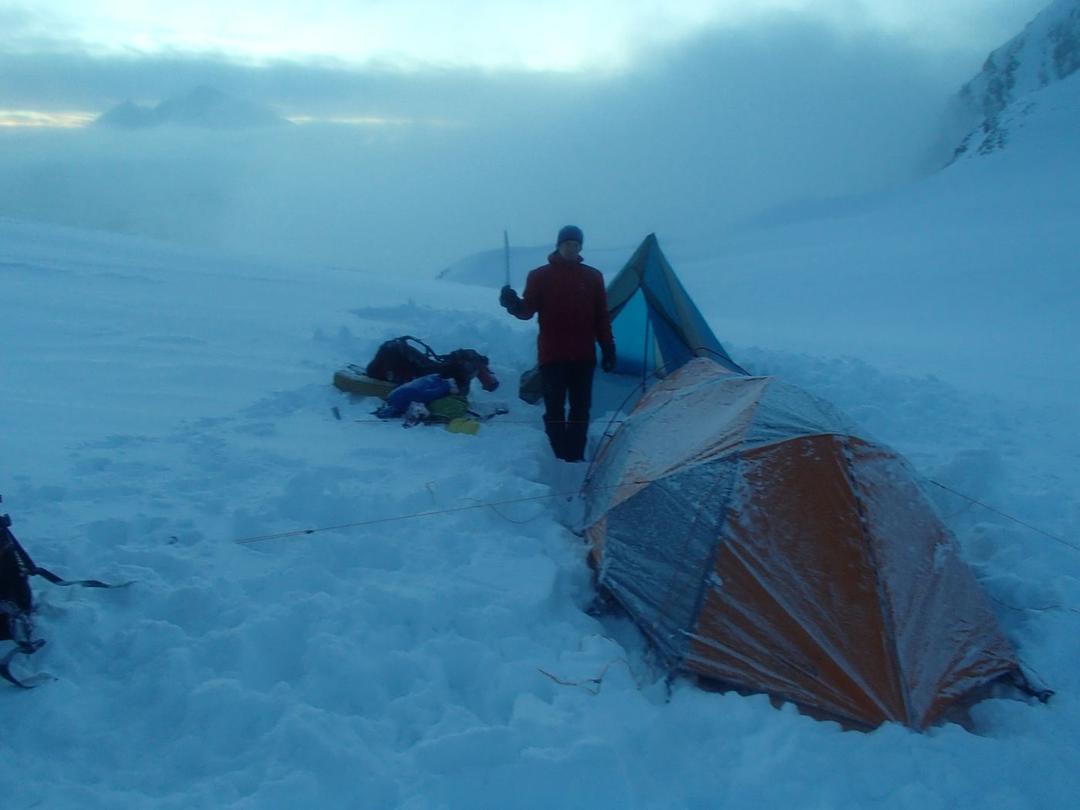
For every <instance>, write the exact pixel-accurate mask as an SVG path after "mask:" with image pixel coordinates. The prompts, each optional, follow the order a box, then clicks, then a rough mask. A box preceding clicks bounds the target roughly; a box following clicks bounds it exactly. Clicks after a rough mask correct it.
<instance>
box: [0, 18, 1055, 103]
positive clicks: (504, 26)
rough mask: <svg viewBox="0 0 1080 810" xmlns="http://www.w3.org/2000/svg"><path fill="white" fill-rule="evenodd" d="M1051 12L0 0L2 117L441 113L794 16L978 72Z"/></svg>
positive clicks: (607, 71) (599, 73)
mask: <svg viewBox="0 0 1080 810" xmlns="http://www.w3.org/2000/svg"><path fill="white" fill-rule="evenodd" d="M1045 3H1046V0H309V1H308V2H298V0H229V1H228V2H221V1H220V0H185V2H183V3H176V2H172V0H93V2H87V0H33V2H28V1H26V0H0V111H5V110H6V111H9V112H10V111H13V110H20V111H23V112H42V113H62V114H71V113H75V114H79V113H82V114H83V118H82V119H79V118H75V119H72V120H75V121H76V122H78V121H79V120H85V115H87V114H93V113H97V112H100V111H101V110H102V109H104V108H106V107H108V106H110V105H112V104H115V103H117V102H118V101H121V100H125V99H128V98H133V99H135V100H138V101H144V102H153V101H158V100H161V99H162V98H164V97H167V96H168V95H171V94H174V93H176V92H180V91H182V89H183V88H184V87H185V86H190V85H192V84H194V83H211V84H219V85H220V84H228V85H231V86H233V87H234V88H235V89H238V90H242V91H243V92H244V93H245V95H248V96H259V97H261V99H262V100H265V101H268V102H270V103H273V104H276V105H278V106H279V107H280V108H282V109H283V110H284V112H285V113H286V114H291V115H297V116H303V115H309V114H337V115H340V116H349V115H354V116H355V115H364V114H369V113H371V112H372V110H371V107H372V104H371V101H370V99H365V98H364V93H363V92H360V90H361V88H360V85H361V84H362V83H363V81H364V80H365V78H366V77H375V78H376V80H377V81H376V83H377V84H378V85H379V88H381V89H379V88H376V89H375V90H374V91H373V95H374V97H375V98H376V99H378V97H379V94H380V92H385V91H386V88H387V87H388V86H390V87H389V89H390V92H391V93H400V92H402V88H403V87H404V86H405V85H408V86H409V88H410V89H409V90H408V91H407V92H408V93H409V94H410V96H411V97H412V100H413V101H414V102H415V103H417V104H419V105H420V106H421V107H422V106H423V102H424V100H425V99H429V100H431V102H432V103H433V104H434V112H433V116H434V115H439V114H441V111H440V109H439V105H438V104H437V103H435V102H437V101H438V100H440V99H441V100H443V101H444V102H445V101H446V100H447V98H448V96H447V89H448V85H449V84H453V83H455V82H458V83H461V82H463V81H464V82H466V83H467V81H468V79H469V78H470V77H472V76H474V75H475V71H477V70H483V71H485V72H487V73H488V74H492V73H494V74H496V75H501V76H503V77H504V78H505V79H507V80H509V79H511V78H512V79H513V80H514V81H515V82H516V81H517V80H520V81H522V82H524V84H522V85H521V86H520V88H519V89H517V90H515V91H513V93H512V95H520V93H521V92H522V91H525V92H530V91H536V92H539V90H538V86H537V83H536V82H535V78H536V74H538V73H539V74H550V72H552V71H555V72H558V73H560V74H562V78H563V79H564V80H565V81H567V82H571V83H572V82H574V81H579V80H581V79H583V78H585V79H592V80H599V79H601V78H603V77H605V76H607V77H610V76H612V74H625V73H627V72H633V71H635V70H638V69H640V68H641V67H642V65H643V64H647V63H648V62H649V61H650V60H655V59H656V58H657V55H658V54H661V53H664V52H665V51H668V50H672V49H675V50H677V49H678V48H679V47H681V46H682V45H683V43H685V42H686V41H688V40H692V39H694V38H696V37H700V36H701V35H702V34H703V33H704V32H717V31H727V32H739V31H745V32H753V35H755V36H759V35H760V32H762V31H768V30H770V29H772V28H774V27H776V26H785V25H786V26H790V25H791V24H792V22H793V21H795V20H797V21H799V22H800V23H801V24H813V23H820V24H822V25H824V26H826V27H828V28H829V29H830V30H832V31H834V32H835V33H836V34H837V36H839V37H842V38H846V39H858V38H862V37H872V38H877V39H880V38H882V37H885V38H890V39H893V40H895V41H896V42H898V43H903V44H906V46H907V47H910V48H911V49H913V50H917V51H919V52H921V53H923V54H925V55H926V56H927V58H930V59H935V60H938V61H939V63H942V64H949V65H951V66H952V69H953V70H956V71H960V70H967V69H971V70H974V69H975V68H976V67H977V64H978V60H980V59H981V58H982V57H983V56H985V54H986V53H987V52H989V50H991V49H992V48H994V47H996V46H997V45H999V44H1001V42H1003V41H1004V40H1005V39H1007V38H1008V37H1010V36H1012V35H1013V34H1014V33H1016V32H1017V31H1018V30H1020V28H1022V26H1023V24H1024V23H1025V22H1026V21H1027V20H1029V19H1030V18H1031V17H1032V16H1034V14H1035V13H1037V11H1038V10H1039V9H1040V8H1041V7H1042V6H1044V5H1045ZM401 71H406V72H407V74H408V76H409V77H410V78H409V79H408V80H406V79H405V78H404V77H402V76H401V75H400V72H401ZM530 73H531V74H533V76H532V77H531V78H530V76H529V75H528V74H530ZM388 74H389V75H390V76H393V77H394V80H391V79H390V78H388ZM450 74H452V75H453V77H456V78H453V77H451V75H450ZM523 74H524V75H523ZM957 75H959V73H958V74H957ZM489 78H490V75H489ZM424 88H429V91H425V89H424ZM9 117H10V116H9ZM24 117H25V116H24ZM58 120H59V119H58Z"/></svg>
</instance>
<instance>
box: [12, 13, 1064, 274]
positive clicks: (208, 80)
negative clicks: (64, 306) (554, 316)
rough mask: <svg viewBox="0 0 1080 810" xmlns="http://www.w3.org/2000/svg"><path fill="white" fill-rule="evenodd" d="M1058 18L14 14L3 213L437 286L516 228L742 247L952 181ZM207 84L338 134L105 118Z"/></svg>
mask: <svg viewBox="0 0 1080 810" xmlns="http://www.w3.org/2000/svg"><path fill="white" fill-rule="evenodd" d="M1043 5H1044V2H1043V0H813V2H810V0H758V2H754V1H753V0H738V2H736V1H735V0H730V1H729V0H711V1H709V0H576V1H575V2H564V1H563V0H549V1H548V2H544V0H471V1H466V0H368V1H367V2H357V1H356V0H354V1H353V2H346V1H345V0H331V1H327V0H307V1H306V2H303V3H301V2H298V0H291V1H290V2H282V0H228V1H227V2H226V1H225V0H217V2H209V1H208V0H185V2H183V3H180V2H156V1H154V0H144V1H143V2H124V0H93V1H92V2H91V1H90V0H34V1H33V2H32V3H31V2H23V0H14V2H12V0H0V139H2V143H0V216H9V217H16V218H20V219H29V220H43V221H48V222H54V223H62V224H69V225H76V226H80V227H92V228H105V229H108V230H120V231H125V232H135V233H141V234H146V235H150V236H154V237H159V238H168V239H174V240H177V241H182V242H187V243H194V244H198V245H202V246H207V247H210V248H211V249H227V250H230V251H239V252H253V253H258V254H259V255H271V256H273V257H275V258H290V259H299V260H303V261H319V262H332V263H338V264H345V265H356V266H366V267H376V268H387V269H391V270H395V271H398V270H404V271H405V272H415V273H421V274H432V273H434V272H436V271H437V270H440V269H442V267H444V266H446V265H447V264H449V263H451V262H453V261H455V260H457V259H459V258H461V257H462V256H465V255H469V254H470V253H473V252H476V251H477V250H479V249H481V248H483V247H485V246H491V245H492V244H496V245H497V244H500V243H501V236H502V229H503V228H509V230H510V232H511V234H512V238H513V239H514V241H515V243H517V244H532V245H538V244H544V243H546V242H547V241H548V240H550V239H551V237H552V234H554V233H555V232H556V231H557V230H558V228H559V226H561V225H563V224H566V222H573V221H576V222H577V223H578V224H580V225H581V226H583V227H584V228H585V230H586V233H587V234H588V237H587V240H588V244H589V245H590V246H593V245H608V246H622V245H629V244H635V243H636V242H637V241H640V239H641V238H642V236H644V235H645V234H647V233H649V232H650V231H656V232H657V233H658V234H659V235H661V236H662V237H664V238H668V237H671V238H679V239H684V240H694V239H716V238H721V236H722V234H723V232H724V229H725V228H727V227H734V226H736V225H738V223H741V222H744V221H746V220H747V218H752V217H755V216H757V215H758V214H759V213H761V212H766V211H776V210H778V209H779V210H784V211H790V210H791V208H792V206H793V205H794V206H795V207H796V208H798V207H799V206H800V205H801V204H802V203H803V202H804V201H808V200H809V201H813V200H827V199H829V198H834V197H839V196H844V195H852V194H862V193H865V192H867V191H873V190H876V189H882V188H887V187H890V186H892V185H895V184H897V183H902V182H906V181H910V180H911V179H912V178H913V177H916V176H918V174H919V172H920V171H922V172H926V171H931V170H936V169H938V168H940V167H941V166H942V165H944V163H945V162H946V161H947V160H948V158H949V156H950V155H951V154H952V150H953V149H954V148H955V146H956V145H957V143H958V142H959V139H960V138H961V137H962V136H963V134H964V132H965V131H966V130H964V129H963V127H960V128H958V129H957V130H948V129H947V128H946V127H945V123H946V116H945V109H946V106H947V103H948V101H949V99H950V97H951V96H952V95H954V94H955V93H956V91H957V90H958V89H959V87H960V86H961V85H962V84H963V83H964V82H965V81H967V80H968V79H970V78H971V77H972V76H973V75H974V74H975V73H976V72H977V71H978V70H979V69H980V67H981V65H982V62H983V61H984V59H985V58H986V55H987V54H988V53H989V52H990V51H991V50H992V49H994V48H996V47H998V46H1000V45H1001V44H1003V43H1004V42H1005V41H1007V40H1008V39H1009V38H1011V37H1012V36H1014V35H1015V34H1017V33H1019V32H1020V31H1021V30H1022V29H1023V26H1024V25H1025V23H1026V22H1028V21H1029V20H1030V19H1031V18H1032V17H1034V16H1035V14H1037V13H1038V11H1039V10H1040V9H1041V8H1042V7H1043ZM198 85H209V86H211V87H214V88H216V89H218V90H221V91H223V92H225V93H227V94H229V95H232V96H235V97H237V98H240V99H243V100H246V101H254V102H260V103H262V104H264V105H267V106H269V107H270V108H272V109H273V110H274V111H275V112H277V113H278V114H280V115H283V116H286V117H289V118H291V119H293V120H294V121H298V122H299V121H303V122H307V123H309V124H310V123H314V125H309V126H294V127H288V128H285V129H284V130H274V131H272V132H255V131H244V132H239V131H229V132H225V131H200V130H198V129H197V128H189V129H187V130H185V131H181V130H182V128H171V129H170V128H166V129H164V130H155V131H153V132H143V131H140V132H131V131H116V130H107V129H104V128H101V127H86V126H84V125H86V124H89V123H91V122H92V121H93V119H94V118H95V117H96V116H97V115H98V114H100V113H101V112H103V111H104V110H106V109H108V108H109V107H111V106H113V105H116V104H118V103H120V102H123V101H125V100H134V101H136V102H139V103H144V104H154V103H157V102H160V101H162V100H164V99H166V98H169V97H172V96H176V95H180V94H186V93H189V92H190V91H191V90H192V89H193V88H195V87H196V86H198ZM320 122H322V123H323V124H324V125H323V126H319V125H318V124H319V123H320ZM975 123H976V122H972V121H969V122H967V123H966V125H965V126H966V127H968V128H970V127H971V126H974V124H975ZM5 124H6V125H7V126H4V125H5ZM345 124H347V125H345ZM27 125H33V126H27Z"/></svg>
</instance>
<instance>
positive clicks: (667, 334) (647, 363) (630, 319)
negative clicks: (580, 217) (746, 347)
mask: <svg viewBox="0 0 1080 810" xmlns="http://www.w3.org/2000/svg"><path fill="white" fill-rule="evenodd" d="M607 299H608V312H609V313H610V314H611V331H612V334H613V335H614V337H615V346H616V349H617V352H618V354H617V357H618V359H617V362H616V365H615V373H614V374H599V373H598V374H597V375H596V379H595V384H594V389H593V405H594V407H593V411H594V413H602V412H603V411H605V410H622V409H625V408H629V407H631V406H632V405H633V404H634V403H635V402H636V401H637V399H638V398H639V397H640V396H641V395H642V394H643V393H644V392H645V391H646V390H647V389H648V388H649V387H650V386H651V385H652V384H653V383H655V382H656V381H658V380H660V379H662V378H663V377H665V376H667V375H668V374H671V373H672V372H674V371H675V370H677V369H679V368H681V367H682V366H683V365H685V364H686V363H687V362H689V361H690V360H692V359H693V358H695V357H707V358H709V359H710V360H712V361H714V362H716V363H718V364H719V365H721V366H723V367H724V368H726V369H728V370H729V371H732V372H734V373H736V374H746V373H747V372H746V371H745V370H743V369H742V368H741V367H740V366H739V365H738V364H737V363H736V362H735V361H734V360H732V359H731V356H730V355H728V353H727V351H725V349H724V347H723V345H721V343H720V341H719V340H717V339H716V335H714V334H713V331H712V329H710V328H709V324H708V323H706V321H705V318H704V317H703V316H702V314H701V312H700V311H699V310H698V308H697V306H696V305H695V304H694V302H693V301H692V300H691V299H690V296H689V294H688V293H687V292H686V289H685V288H684V287H683V285H682V283H681V282H680V281H679V279H678V277H677V276H676V275H675V271H674V270H672V268H671V265H670V264H669V263H668V260H667V258H666V257H665V256H664V254H663V251H661V250H660V244H659V242H657V240H656V234H649V235H648V236H646V237H645V240H644V241H643V242H642V243H641V245H640V246H639V247H638V249H637V250H635V251H634V255H633V256H631V257H630V260H629V261H628V262H627V263H626V264H625V265H624V266H623V268H622V270H620V271H619V272H618V274H617V275H616V276H615V278H613V279H612V280H611V282H610V283H609V284H608V285H607ZM519 393H520V396H521V398H522V399H523V400H525V401H526V402H532V403H534V402H538V401H539V400H540V399H541V396H542V394H541V388H540V374H539V371H538V369H535V368H534V369H531V370H529V371H526V372H525V373H524V374H523V375H522V376H521V387H520V391H519Z"/></svg>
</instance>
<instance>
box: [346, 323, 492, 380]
mask: <svg viewBox="0 0 1080 810" xmlns="http://www.w3.org/2000/svg"><path fill="white" fill-rule="evenodd" d="M414 343H415V344H416V345H415V346H414V345H412V344H414ZM488 362H489V361H488V358H487V357H485V356H484V355H482V354H480V352H478V351H476V350H474V349H455V350H454V351H452V352H450V353H449V354H436V352H435V350H434V349H432V348H431V347H430V346H428V345H427V344H426V343H424V341H422V340H420V339H419V338H414V337H413V336H412V335H403V336H401V337H398V338H394V339H393V340H388V341H386V342H385V343H383V344H382V345H381V346H379V349H378V351H376V352H375V357H374V358H372V360H371V362H370V363H368V364H367V368H366V369H365V370H364V373H365V374H366V375H367V376H368V377H373V378H374V379H376V380H386V381H387V382H392V383H397V384H398V385H400V384H401V383H407V382H412V381H413V380H415V379H418V378H420V377H426V376H428V375H429V374H438V375H439V376H440V377H446V378H452V379H453V380H454V382H455V383H456V384H457V387H458V390H459V391H460V392H461V393H462V394H463V395H467V394H468V393H469V384H470V383H471V382H472V380H473V377H478V378H479V379H480V383H481V385H483V387H484V390H485V391H494V390H495V389H496V388H498V387H499V381H498V380H497V379H496V378H495V375H494V374H492V373H491V369H490V368H489V367H488Z"/></svg>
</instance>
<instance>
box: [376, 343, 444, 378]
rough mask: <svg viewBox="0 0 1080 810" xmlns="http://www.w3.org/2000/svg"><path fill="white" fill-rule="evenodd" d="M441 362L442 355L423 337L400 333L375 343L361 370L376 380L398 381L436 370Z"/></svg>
mask: <svg viewBox="0 0 1080 810" xmlns="http://www.w3.org/2000/svg"><path fill="white" fill-rule="evenodd" d="M410 341H412V343H416V344H419V347H420V348H418V347H417V346H413V345H412V343H410ZM442 362H443V358H442V357H440V356H439V355H437V354H435V351H434V350H433V349H432V348H431V347H430V346H428V345H427V344H426V343H424V341H422V340H419V339H417V338H414V337H412V336H411V335H403V336H402V337H398V338H394V339H393V340H388V341H386V342H385V343H383V344H382V345H381V346H379V350H378V351H377V352H375V357H374V358H372V360H371V362H370V363H368V364H367V369H366V370H365V373H366V374H367V376H369V377H374V378H375V379H376V380H386V381H387V382H392V383H399V384H400V383H406V382H411V381H412V380H415V379H416V378H417V377H425V376H427V375H428V374H438V373H439V371H440V370H441V367H442Z"/></svg>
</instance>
